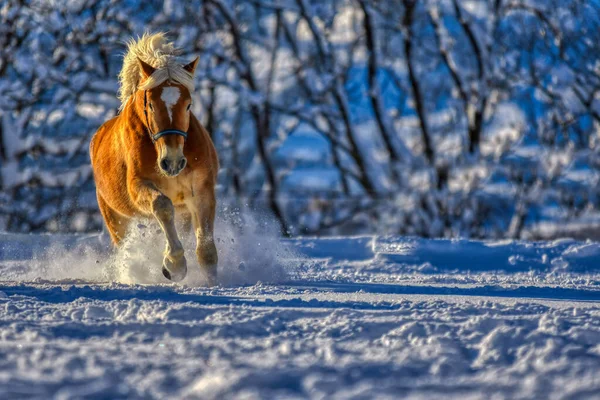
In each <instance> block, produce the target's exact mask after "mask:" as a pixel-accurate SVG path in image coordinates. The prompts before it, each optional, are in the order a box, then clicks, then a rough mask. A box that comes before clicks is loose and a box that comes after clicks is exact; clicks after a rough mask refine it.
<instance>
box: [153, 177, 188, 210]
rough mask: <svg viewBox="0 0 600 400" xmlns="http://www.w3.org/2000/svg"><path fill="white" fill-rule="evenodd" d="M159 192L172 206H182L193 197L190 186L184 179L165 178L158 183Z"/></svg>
mask: <svg viewBox="0 0 600 400" xmlns="http://www.w3.org/2000/svg"><path fill="white" fill-rule="evenodd" d="M160 191H161V192H162V194H164V195H165V196H167V197H168V198H169V199H170V200H171V201H172V202H173V205H175V206H177V205H183V204H185V202H186V200H187V199H189V198H190V197H192V196H193V191H192V185H191V182H190V181H189V179H186V177H175V178H166V179H163V180H162V181H161V182H160Z"/></svg>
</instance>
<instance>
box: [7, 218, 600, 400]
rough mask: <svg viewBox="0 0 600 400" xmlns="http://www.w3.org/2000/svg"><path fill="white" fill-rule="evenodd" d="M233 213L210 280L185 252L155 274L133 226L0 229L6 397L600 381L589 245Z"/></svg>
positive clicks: (554, 390) (556, 392)
mask: <svg viewBox="0 0 600 400" xmlns="http://www.w3.org/2000/svg"><path fill="white" fill-rule="evenodd" d="M233 225H234V224H231V223H229V222H227V223H226V222H223V221H220V222H219V224H218V227H217V232H216V238H217V241H218V247H219V251H220V278H219V279H220V285H219V286H218V287H215V288H205V287H203V283H204V280H203V277H202V275H201V274H200V273H199V272H198V271H197V267H196V268H193V267H192V266H193V265H195V264H194V263H191V262H190V264H189V265H190V276H189V277H188V278H186V280H185V281H184V282H183V285H174V284H169V283H167V282H166V281H165V280H164V278H163V277H162V276H161V274H160V262H161V254H160V251H161V249H162V246H163V245H164V239H162V237H161V236H160V235H157V234H155V227H153V226H151V225H146V224H143V223H140V224H139V225H138V226H136V227H135V228H134V229H133V231H132V233H131V235H130V238H129V239H128V242H127V243H126V244H125V246H124V247H123V249H121V250H120V251H118V252H117V253H116V254H110V253H109V254H107V250H106V243H105V238H104V237H98V236H68V235H63V236H60V235H17V234H4V235H2V236H1V238H0V270H1V272H2V273H1V274H0V360H1V361H0V398H40V399H42V398H43V399H46V398H58V399H71V398H83V397H85V398H113V399H117V398H157V399H158V398H198V399H211V398H214V399H221V398H273V397H277V398H333V399H336V398H337V399H342V398H343V399H347V398H375V397H376V398H398V397H399V396H401V397H404V398H414V399H424V398H457V399H465V398H469V399H471V398H481V399H488V398H495V399H539V398H547V399H563V398H572V399H581V398H598V396H599V395H600V380H599V379H598V377H599V376H600V344H599V340H598V338H599V337H600V290H599V289H600V267H599V266H598V262H597V260H598V259H599V256H600V245H599V244H597V243H585V242H576V241H572V240H563V241H554V242H538V243H530V242H518V241H503V242H477V241H468V240H425V239H409V238H400V237H381V236H356V237H330V238H319V239H317V238H314V239H311V238H299V239H288V240H280V239H277V238H276V236H275V235H272V234H269V231H270V230H272V228H265V227H264V225H263V224H262V223H255V224H254V225H252V226H245V227H244V230H243V231H240V230H239V228H238V227H234V226H233ZM240 232H241V233H240ZM185 240H186V247H187V248H188V249H189V248H191V247H190V244H191V243H189V241H190V239H189V238H186V239H185ZM192 255H193V254H188V257H190V256H192ZM188 259H190V260H193V258H188Z"/></svg>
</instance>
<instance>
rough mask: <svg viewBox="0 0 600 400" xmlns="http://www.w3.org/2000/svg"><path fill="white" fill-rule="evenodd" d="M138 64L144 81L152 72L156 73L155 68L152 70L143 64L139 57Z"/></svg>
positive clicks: (149, 66) (148, 65)
mask: <svg viewBox="0 0 600 400" xmlns="http://www.w3.org/2000/svg"><path fill="white" fill-rule="evenodd" d="M138 63H139V64H140V69H141V71H142V76H143V77H144V79H146V78H148V77H149V76H150V75H152V74H153V73H154V71H156V68H154V67H153V66H152V65H150V64H147V63H145V62H144V61H142V59H141V58H139V57H138Z"/></svg>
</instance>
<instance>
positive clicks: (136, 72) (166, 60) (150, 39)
mask: <svg viewBox="0 0 600 400" xmlns="http://www.w3.org/2000/svg"><path fill="white" fill-rule="evenodd" d="M179 54H181V50H180V49H178V48H176V47H175V46H174V45H173V43H170V42H167V38H166V34H165V33H164V32H158V33H154V34H149V33H144V34H143V35H142V37H141V38H140V37H138V39H137V40H134V39H130V40H129V42H127V52H126V53H125V57H124V59H123V68H122V69H121V72H120V73H119V83H120V88H119V100H121V109H123V107H125V104H126V103H127V100H129V98H130V97H131V95H133V94H134V93H135V92H136V90H138V89H141V90H148V89H152V88H154V87H156V86H158V85H160V84H162V83H163V82H165V81H167V80H171V81H175V82H178V83H180V84H182V85H184V86H185V87H186V88H187V89H188V90H189V91H190V93H193V92H194V79H193V76H192V74H191V73H189V72H188V71H186V70H185V69H184V68H183V66H182V65H181V64H180V63H179V62H177V59H176V58H177V56H178V55H179ZM138 58H139V59H141V60H142V61H144V62H145V63H147V64H149V65H151V66H152V67H154V68H156V71H155V72H154V73H153V74H152V75H151V76H149V77H148V79H146V80H145V81H144V82H140V80H141V78H142V76H141V71H140V65H139V62H138Z"/></svg>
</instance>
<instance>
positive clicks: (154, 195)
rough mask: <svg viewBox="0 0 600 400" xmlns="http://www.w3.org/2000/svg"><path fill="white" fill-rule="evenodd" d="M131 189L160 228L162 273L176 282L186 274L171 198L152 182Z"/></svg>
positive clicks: (185, 264) (142, 207)
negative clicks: (162, 250)
mask: <svg viewBox="0 0 600 400" xmlns="http://www.w3.org/2000/svg"><path fill="white" fill-rule="evenodd" d="M130 191H132V192H133V193H131V194H132V198H133V199H134V200H135V202H136V204H137V205H138V207H139V208H140V209H141V210H142V211H143V212H144V213H146V214H151V215H153V216H154V217H155V218H156V220H157V221H158V224H159V225H160V227H161V228H162V230H163V232H164V234H165V237H166V238H167V243H166V247H165V253H164V259H163V268H162V273H163V275H164V276H165V278H167V279H170V280H172V281H175V282H178V281H181V280H183V278H185V276H186V274H187V262H186V260H185V256H184V251H183V246H182V245H181V241H180V240H179V238H178V237H177V230H176V229H175V208H174V207H173V203H172V202H171V200H170V199H169V198H168V197H167V196H165V195H164V194H162V193H161V192H160V191H159V190H157V189H156V188H154V187H153V185H152V184H145V183H141V184H137V185H135V188H134V189H133V190H131V189H130Z"/></svg>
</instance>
